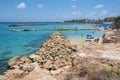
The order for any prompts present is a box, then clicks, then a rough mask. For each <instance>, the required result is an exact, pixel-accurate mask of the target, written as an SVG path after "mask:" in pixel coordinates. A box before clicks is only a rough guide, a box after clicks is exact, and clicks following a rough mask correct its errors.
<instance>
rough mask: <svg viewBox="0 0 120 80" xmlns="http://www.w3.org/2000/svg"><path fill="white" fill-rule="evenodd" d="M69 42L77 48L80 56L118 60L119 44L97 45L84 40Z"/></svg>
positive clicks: (119, 58)
mask: <svg viewBox="0 0 120 80" xmlns="http://www.w3.org/2000/svg"><path fill="white" fill-rule="evenodd" d="M70 42H71V43H72V45H76V46H77V48H78V50H79V55H81V56H82V55H84V56H85V57H86V56H93V57H95V58H108V59H113V60H114V59H115V60H120V54H119V53H120V43H117V44H114V43H109V44H98V43H96V42H87V41H86V38H78V39H70Z"/></svg>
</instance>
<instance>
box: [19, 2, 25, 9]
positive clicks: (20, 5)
mask: <svg viewBox="0 0 120 80" xmlns="http://www.w3.org/2000/svg"><path fill="white" fill-rule="evenodd" d="M17 8H26V4H25V3H24V2H21V3H20V4H18V5H17Z"/></svg>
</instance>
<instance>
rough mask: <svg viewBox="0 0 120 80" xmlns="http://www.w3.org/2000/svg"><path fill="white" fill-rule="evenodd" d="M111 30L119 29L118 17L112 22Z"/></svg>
mask: <svg viewBox="0 0 120 80" xmlns="http://www.w3.org/2000/svg"><path fill="white" fill-rule="evenodd" d="M112 28H113V29H119V28H120V16H118V17H116V18H115V19H114V22H113V27H112Z"/></svg>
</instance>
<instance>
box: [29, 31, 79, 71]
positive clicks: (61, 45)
mask: <svg viewBox="0 0 120 80" xmlns="http://www.w3.org/2000/svg"><path fill="white" fill-rule="evenodd" d="M76 51H77V48H76V47H75V46H73V45H71V43H70V41H69V40H68V39H66V38H65V37H64V36H63V35H62V34H61V33H54V34H52V35H50V36H49V38H48V40H47V41H46V42H45V43H44V44H43V45H42V46H41V48H40V50H38V51H37V52H36V53H35V54H33V55H31V56H29V57H30V58H31V59H32V61H33V62H38V63H39V65H40V67H41V68H46V69H48V70H57V69H59V68H62V67H65V66H67V65H71V57H72V54H73V52H76Z"/></svg>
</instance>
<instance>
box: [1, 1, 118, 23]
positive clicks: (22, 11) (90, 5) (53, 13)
mask: <svg viewBox="0 0 120 80" xmlns="http://www.w3.org/2000/svg"><path fill="white" fill-rule="evenodd" d="M119 4H120V0H0V22H57V21H64V20H69V19H83V18H89V19H98V18H101V19H102V18H105V17H109V16H118V15H120V5H119Z"/></svg>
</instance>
